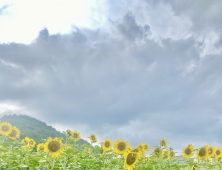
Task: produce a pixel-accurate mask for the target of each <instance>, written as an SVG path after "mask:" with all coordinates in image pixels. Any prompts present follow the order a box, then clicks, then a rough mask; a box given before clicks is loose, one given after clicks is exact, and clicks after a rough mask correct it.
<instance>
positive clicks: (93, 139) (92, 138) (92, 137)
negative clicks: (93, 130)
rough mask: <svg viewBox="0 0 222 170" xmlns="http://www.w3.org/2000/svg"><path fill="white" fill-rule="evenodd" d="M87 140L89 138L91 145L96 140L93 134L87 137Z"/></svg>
mask: <svg viewBox="0 0 222 170" xmlns="http://www.w3.org/2000/svg"><path fill="white" fill-rule="evenodd" d="M89 138H90V140H91V143H93V142H97V138H96V135H95V134H91V135H90V136H89Z"/></svg>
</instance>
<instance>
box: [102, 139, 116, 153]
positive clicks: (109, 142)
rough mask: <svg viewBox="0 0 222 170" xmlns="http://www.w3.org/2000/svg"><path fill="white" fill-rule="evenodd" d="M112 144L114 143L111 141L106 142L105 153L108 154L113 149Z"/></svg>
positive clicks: (104, 143)
mask: <svg viewBox="0 0 222 170" xmlns="http://www.w3.org/2000/svg"><path fill="white" fill-rule="evenodd" d="M112 144H113V142H112V141H111V139H107V140H105V142H103V145H102V147H103V151H104V152H106V151H108V150H110V149H111V148H112Z"/></svg>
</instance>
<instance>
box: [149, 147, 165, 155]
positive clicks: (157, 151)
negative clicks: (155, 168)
mask: <svg viewBox="0 0 222 170" xmlns="http://www.w3.org/2000/svg"><path fill="white" fill-rule="evenodd" d="M162 152H163V150H162V149H161V148H160V147H156V148H155V149H153V151H152V155H154V156H156V157H158V158H159V157H160V156H161V154H162Z"/></svg>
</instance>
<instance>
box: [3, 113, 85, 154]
mask: <svg viewBox="0 0 222 170" xmlns="http://www.w3.org/2000/svg"><path fill="white" fill-rule="evenodd" d="M0 121H1V122H9V123H10V124H11V125H12V126H16V127H17V128H19V130H20V139H21V140H22V139H24V138H25V137H29V138H30V139H34V140H35V142H36V145H35V147H34V149H33V151H36V149H37V145H38V144H39V143H45V142H46V140H47V138H48V137H51V138H53V139H54V138H55V137H58V138H63V139H66V137H65V134H64V133H61V132H59V131H57V130H56V129H55V128H53V127H52V126H49V125H47V124H46V123H44V122H42V121H40V120H38V119H35V118H32V117H30V116H26V115H4V116H3V117H1V118H0ZM64 142H65V141H64V140H63V143H64ZM73 143H74V141H73ZM76 144H78V145H83V144H87V145H88V144H89V143H88V142H87V141H85V140H83V139H79V141H77V142H76Z"/></svg>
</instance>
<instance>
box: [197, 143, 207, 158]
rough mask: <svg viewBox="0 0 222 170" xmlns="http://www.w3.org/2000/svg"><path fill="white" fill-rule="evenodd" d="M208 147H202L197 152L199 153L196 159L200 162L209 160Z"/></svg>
mask: <svg viewBox="0 0 222 170" xmlns="http://www.w3.org/2000/svg"><path fill="white" fill-rule="evenodd" d="M208 152H209V151H208V146H207V145H204V146H203V147H201V148H200V149H199V150H198V151H197V153H196V158H197V159H198V160H201V159H205V160H207V158H208V155H209V154H208Z"/></svg>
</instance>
